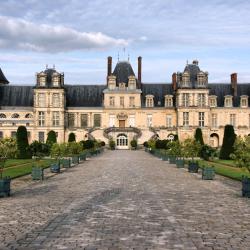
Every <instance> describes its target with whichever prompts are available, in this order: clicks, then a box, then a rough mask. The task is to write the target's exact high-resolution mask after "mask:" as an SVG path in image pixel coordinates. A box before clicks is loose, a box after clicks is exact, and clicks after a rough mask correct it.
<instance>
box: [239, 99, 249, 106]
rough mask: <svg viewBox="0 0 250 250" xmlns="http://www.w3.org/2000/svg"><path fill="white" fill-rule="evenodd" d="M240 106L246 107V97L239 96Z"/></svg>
mask: <svg viewBox="0 0 250 250" xmlns="http://www.w3.org/2000/svg"><path fill="white" fill-rule="evenodd" d="M240 106H241V107H243V108H246V107H248V97H241V98H240Z"/></svg>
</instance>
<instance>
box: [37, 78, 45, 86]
mask: <svg viewBox="0 0 250 250" xmlns="http://www.w3.org/2000/svg"><path fill="white" fill-rule="evenodd" d="M39 80H40V86H42V87H44V86H45V83H46V76H40V79H39Z"/></svg>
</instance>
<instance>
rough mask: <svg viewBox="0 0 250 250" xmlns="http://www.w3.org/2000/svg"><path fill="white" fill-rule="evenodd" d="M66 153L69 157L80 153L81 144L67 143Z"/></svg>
mask: <svg viewBox="0 0 250 250" xmlns="http://www.w3.org/2000/svg"><path fill="white" fill-rule="evenodd" d="M68 151H69V154H70V155H78V154H80V153H81V152H82V144H81V143H77V142H69V143H68Z"/></svg>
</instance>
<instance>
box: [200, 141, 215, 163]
mask: <svg viewBox="0 0 250 250" xmlns="http://www.w3.org/2000/svg"><path fill="white" fill-rule="evenodd" d="M215 152H216V149H214V148H212V147H211V146H209V145H207V144H204V145H202V146H201V149H200V157H201V158H202V159H204V160H206V161H208V160H209V159H210V157H213V156H214V154H215Z"/></svg>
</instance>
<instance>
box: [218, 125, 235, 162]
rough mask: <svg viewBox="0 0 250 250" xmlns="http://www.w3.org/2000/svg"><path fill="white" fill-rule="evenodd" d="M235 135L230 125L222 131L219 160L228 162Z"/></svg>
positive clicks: (232, 149)
mask: <svg viewBox="0 0 250 250" xmlns="http://www.w3.org/2000/svg"><path fill="white" fill-rule="evenodd" d="M235 139H236V134H235V133H234V127H233V126H232V125H226V126H225V130H224V137H223V143H222V147H221V150H220V159H223V160H229V159H230V154H232V153H233V152H234V147H233V146H234V142H235Z"/></svg>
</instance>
